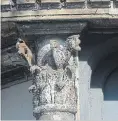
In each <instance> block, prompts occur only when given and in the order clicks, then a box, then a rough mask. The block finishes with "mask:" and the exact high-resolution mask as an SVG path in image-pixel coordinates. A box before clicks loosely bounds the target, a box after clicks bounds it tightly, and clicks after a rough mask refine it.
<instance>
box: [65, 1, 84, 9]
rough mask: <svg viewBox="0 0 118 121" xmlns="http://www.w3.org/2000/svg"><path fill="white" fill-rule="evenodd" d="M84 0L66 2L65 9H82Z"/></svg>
mask: <svg viewBox="0 0 118 121" xmlns="http://www.w3.org/2000/svg"><path fill="white" fill-rule="evenodd" d="M84 3H85V0H66V7H67V8H83V7H84Z"/></svg>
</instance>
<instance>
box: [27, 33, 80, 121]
mask: <svg viewBox="0 0 118 121" xmlns="http://www.w3.org/2000/svg"><path fill="white" fill-rule="evenodd" d="M79 44H80V39H79V35H72V36H69V37H68V38H67V39H66V41H65V44H64V45H61V44H60V43H59V41H57V40H49V41H48V42H43V44H41V42H40V41H36V45H37V65H32V64H29V66H30V71H31V72H32V74H33V76H34V80H33V84H32V86H31V87H29V91H30V92H32V93H33V114H34V116H35V117H36V119H37V120H71V121H74V120H75V114H76V113H77V87H76V85H75V80H76V62H74V61H75V60H76V59H74V58H75V57H76V53H77V52H78V51H80V50H81V48H80V46H79ZM43 45H44V46H43ZM27 56H28V55H27ZM77 56H78V55H77ZM26 59H27V58H26ZM27 61H28V63H29V60H27Z"/></svg>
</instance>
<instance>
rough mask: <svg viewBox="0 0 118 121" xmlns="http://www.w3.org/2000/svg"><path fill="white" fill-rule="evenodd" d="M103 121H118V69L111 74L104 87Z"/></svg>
mask: <svg viewBox="0 0 118 121" xmlns="http://www.w3.org/2000/svg"><path fill="white" fill-rule="evenodd" d="M103 119H104V120H114V121H117V120H118V68H116V69H114V70H113V71H112V72H111V73H110V74H109V76H108V77H107V79H106V83H105V85H104V102H103Z"/></svg>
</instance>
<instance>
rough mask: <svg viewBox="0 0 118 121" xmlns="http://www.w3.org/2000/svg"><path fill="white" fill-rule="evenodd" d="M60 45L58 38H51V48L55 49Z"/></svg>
mask: <svg viewBox="0 0 118 121" xmlns="http://www.w3.org/2000/svg"><path fill="white" fill-rule="evenodd" d="M58 47H59V43H58V42H57V40H50V48H52V49H54V48H58Z"/></svg>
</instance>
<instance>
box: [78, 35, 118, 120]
mask: <svg viewBox="0 0 118 121" xmlns="http://www.w3.org/2000/svg"><path fill="white" fill-rule="evenodd" d="M80 63H81V62H80ZM117 67H118V38H117V37H116V38H113V39H110V40H108V41H106V42H103V43H102V44H99V45H98V46H97V47H95V48H94V49H92V50H91V52H90V53H89V56H88V60H87V61H86V62H84V64H83V65H82V64H81V66H80V104H81V105H80V113H81V115H80V116H81V119H82V120H86V119H87V120H88V119H89V120H93V119H95V120H96V119H98V120H103V119H105V112H104V111H105V110H106V109H105V110H104V102H106V100H104V99H105V98H104V93H105V92H104V89H105V86H104V84H106V82H105V80H106V79H107V77H108V76H109V74H110V73H111V72H113V70H114V69H115V68H117ZM107 92H108V91H107ZM108 113H109V112H108ZM108 113H107V115H108ZM82 114H86V117H87V118H85V117H84V116H83V115H82ZM112 117H114V115H113V116H111V118H112ZM116 117H117V120H118V116H117V115H116Z"/></svg>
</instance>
